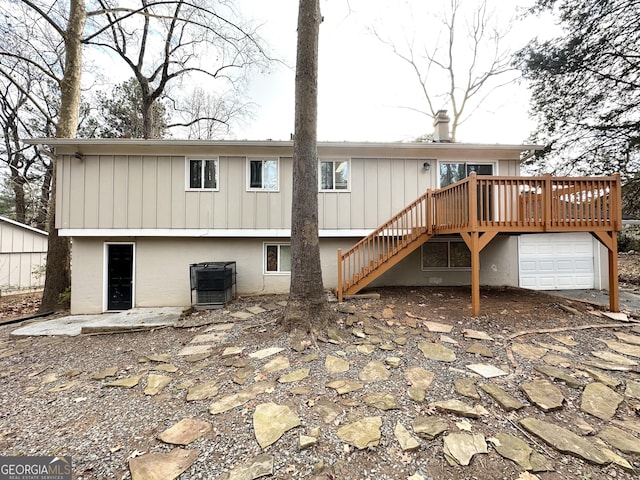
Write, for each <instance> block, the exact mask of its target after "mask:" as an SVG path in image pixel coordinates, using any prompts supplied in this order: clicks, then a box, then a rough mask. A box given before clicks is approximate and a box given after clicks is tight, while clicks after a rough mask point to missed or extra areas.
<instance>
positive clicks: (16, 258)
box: [0, 216, 48, 295]
mask: <svg viewBox="0 0 640 480" xmlns="http://www.w3.org/2000/svg"><path fill="white" fill-rule="evenodd" d="M47 240H48V234H47V232H45V231H43V230H39V229H37V228H34V227H30V226H29V225H24V224H22V223H20V222H16V221H15V220H11V219H10V218H6V217H2V216H0V294H3V295H4V294H5V293H9V292H10V293H15V292H19V291H31V290H38V289H41V288H43V286H44V272H45V264H46V258H47Z"/></svg>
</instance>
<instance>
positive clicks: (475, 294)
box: [471, 232, 480, 317]
mask: <svg viewBox="0 0 640 480" xmlns="http://www.w3.org/2000/svg"><path fill="white" fill-rule="evenodd" d="M471 313H472V315H473V316H474V317H477V316H478V315H480V238H479V235H478V232H473V233H472V234H471Z"/></svg>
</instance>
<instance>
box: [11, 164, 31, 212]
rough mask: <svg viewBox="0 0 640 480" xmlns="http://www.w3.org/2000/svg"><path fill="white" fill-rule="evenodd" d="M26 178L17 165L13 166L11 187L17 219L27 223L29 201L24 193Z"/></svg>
mask: <svg viewBox="0 0 640 480" xmlns="http://www.w3.org/2000/svg"><path fill="white" fill-rule="evenodd" d="M24 184H25V179H24V177H23V175H22V172H20V170H18V168H17V167H14V166H11V188H12V189H13V196H14V200H15V207H16V220H17V221H18V222H20V223H27V202H26V200H25V194H24Z"/></svg>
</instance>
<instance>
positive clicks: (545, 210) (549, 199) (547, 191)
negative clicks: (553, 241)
mask: <svg viewBox="0 0 640 480" xmlns="http://www.w3.org/2000/svg"><path fill="white" fill-rule="evenodd" d="M552 190H553V187H552V186H551V175H550V174H548V173H545V174H544V192H543V195H542V214H543V218H542V223H543V225H544V231H545V232H546V231H548V230H550V229H551V220H552V216H553V208H552V203H553V192H552Z"/></svg>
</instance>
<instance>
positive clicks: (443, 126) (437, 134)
mask: <svg viewBox="0 0 640 480" xmlns="http://www.w3.org/2000/svg"><path fill="white" fill-rule="evenodd" d="M433 141H434V142H440V143H451V135H450V134H449V115H447V111H446V110H438V112H437V113H436V116H435V118H434V119H433Z"/></svg>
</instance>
